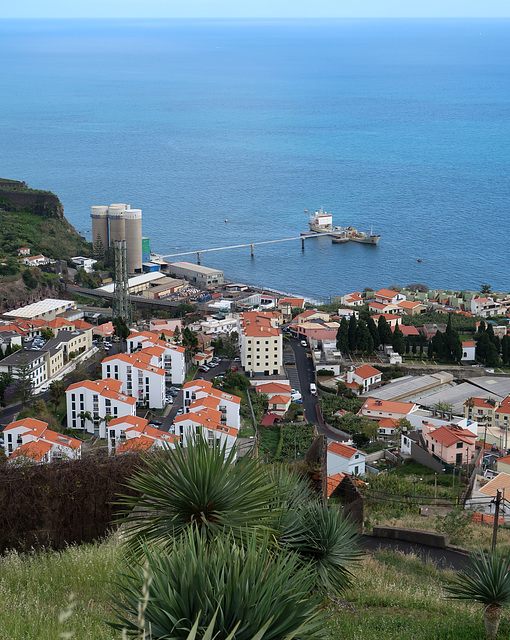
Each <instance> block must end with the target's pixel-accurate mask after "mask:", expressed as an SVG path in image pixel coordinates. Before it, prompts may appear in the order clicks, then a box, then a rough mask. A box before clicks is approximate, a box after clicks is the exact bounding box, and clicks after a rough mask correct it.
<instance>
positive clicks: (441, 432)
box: [428, 425, 476, 447]
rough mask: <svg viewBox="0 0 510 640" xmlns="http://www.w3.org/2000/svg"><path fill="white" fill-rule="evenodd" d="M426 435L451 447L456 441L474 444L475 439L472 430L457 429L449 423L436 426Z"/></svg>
mask: <svg viewBox="0 0 510 640" xmlns="http://www.w3.org/2000/svg"><path fill="white" fill-rule="evenodd" d="M428 435H429V436H430V437H431V438H432V439H433V440H435V441H436V442H439V444H442V445H443V446H445V447H451V446H452V445H454V444H456V443H457V442H464V443H465V444H470V445H471V444H472V445H474V443H475V440H476V435H475V434H474V433H473V432H472V431H469V430H468V429H459V428H458V427H452V426H450V425H447V426H442V427H437V429H434V431H430V432H429V434H428Z"/></svg>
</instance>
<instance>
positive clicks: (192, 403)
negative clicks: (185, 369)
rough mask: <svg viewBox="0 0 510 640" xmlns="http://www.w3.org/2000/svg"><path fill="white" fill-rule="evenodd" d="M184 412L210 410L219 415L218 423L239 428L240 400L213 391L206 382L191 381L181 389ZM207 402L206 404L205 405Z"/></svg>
mask: <svg viewBox="0 0 510 640" xmlns="http://www.w3.org/2000/svg"><path fill="white" fill-rule="evenodd" d="M182 392H183V399H184V411H185V412H186V413H187V412H189V411H197V410H198V411H200V410H201V409H202V408H210V409H214V410H216V411H219V412H220V413H221V419H220V422H221V423H222V424H227V425H228V426H229V427H233V428H234V429H236V430H239V429H240V428H241V417H240V413H239V411H240V408H241V398H239V396H235V395H232V394H230V393H225V392H224V391H221V390H220V389H215V388H214V387H213V385H212V383H211V382H209V381H208V380H191V381H190V382H187V383H186V384H185V385H184V386H183V388H182ZM206 400H207V403H206Z"/></svg>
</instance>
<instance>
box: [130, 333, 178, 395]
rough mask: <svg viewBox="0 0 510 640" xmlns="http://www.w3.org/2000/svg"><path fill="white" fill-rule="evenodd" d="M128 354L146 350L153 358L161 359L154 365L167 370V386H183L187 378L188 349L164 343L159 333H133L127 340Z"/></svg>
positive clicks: (154, 362)
mask: <svg viewBox="0 0 510 640" xmlns="http://www.w3.org/2000/svg"><path fill="white" fill-rule="evenodd" d="M127 349H128V353H134V352H135V351H140V350H142V349H144V350H145V351H147V350H148V349H151V350H150V351H147V353H150V354H151V356H155V357H156V358H159V361H158V362H156V361H153V362H152V364H154V365H155V366H158V367H160V368H161V369H164V370H165V380H166V384H167V385H171V384H183V383H184V380H185V378H186V357H185V355H186V349H185V348H184V347H181V346H180V345H178V344H173V343H171V342H164V341H163V340H160V339H159V336H158V334H157V333H153V332H152V331H138V332H133V333H131V334H130V335H129V336H128V339H127Z"/></svg>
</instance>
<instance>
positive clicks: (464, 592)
mask: <svg viewBox="0 0 510 640" xmlns="http://www.w3.org/2000/svg"><path fill="white" fill-rule="evenodd" d="M470 560H471V565H472V567H473V570H472V571H463V572H462V573H461V574H459V575H458V576H457V577H456V579H455V580H454V582H453V583H452V584H451V585H449V586H447V587H445V589H446V591H448V592H449V594H450V595H449V597H450V598H455V599H458V600H471V601H472V602H479V603H480V604H482V605H484V607H485V609H484V621H485V628H486V631H487V637H488V638H495V637H496V635H497V633H498V627H499V623H500V621H501V615H502V613H503V607H508V606H509V605H510V556H509V555H508V554H506V553H505V552H503V551H498V550H496V551H493V552H492V553H489V554H488V556H487V557H486V556H485V554H484V553H483V551H482V550H480V551H479V553H472V554H470Z"/></svg>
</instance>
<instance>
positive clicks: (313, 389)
mask: <svg viewBox="0 0 510 640" xmlns="http://www.w3.org/2000/svg"><path fill="white" fill-rule="evenodd" d="M310 393H311V394H312V396H316V395H317V385H316V384H315V382H310Z"/></svg>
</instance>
